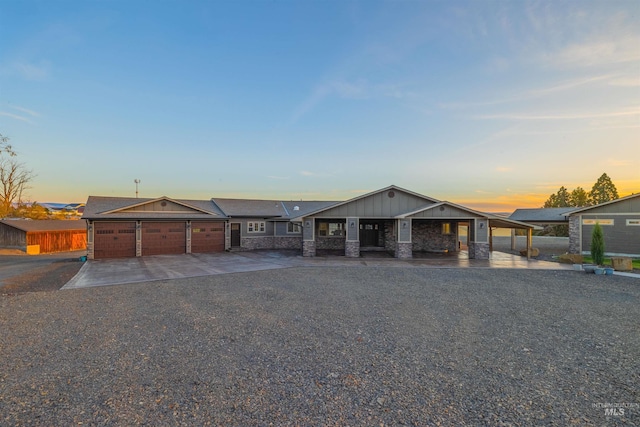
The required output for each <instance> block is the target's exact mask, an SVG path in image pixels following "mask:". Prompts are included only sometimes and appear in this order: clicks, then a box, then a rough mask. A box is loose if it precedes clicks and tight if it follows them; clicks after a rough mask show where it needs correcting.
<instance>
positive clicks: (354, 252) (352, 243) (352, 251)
mask: <svg viewBox="0 0 640 427" xmlns="http://www.w3.org/2000/svg"><path fill="white" fill-rule="evenodd" d="M359 222H360V219H359V218H356V217H352V218H347V223H346V227H347V236H346V241H345V242H344V256H347V257H351V258H358V257H359V256H360V225H359Z"/></svg>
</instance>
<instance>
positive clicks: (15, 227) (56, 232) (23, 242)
mask: <svg viewBox="0 0 640 427" xmlns="http://www.w3.org/2000/svg"><path fill="white" fill-rule="evenodd" d="M0 247H1V248H3V249H19V250H21V251H24V252H26V253H29V254H39V253H51V252H65V251H77V250H83V249H85V248H86V247H87V224H86V222H85V221H81V220H27V219H15V220H3V221H0Z"/></svg>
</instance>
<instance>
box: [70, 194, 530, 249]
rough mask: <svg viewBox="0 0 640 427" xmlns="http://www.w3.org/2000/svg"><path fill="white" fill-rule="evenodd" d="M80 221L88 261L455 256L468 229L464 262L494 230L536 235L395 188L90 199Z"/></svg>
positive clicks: (482, 246) (483, 246)
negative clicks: (339, 193) (207, 255)
mask: <svg viewBox="0 0 640 427" xmlns="http://www.w3.org/2000/svg"><path fill="white" fill-rule="evenodd" d="M83 218H84V219H86V220H87V221H88V226H87V249H88V257H89V258H90V259H99V258H114V257H133V256H144V255H159V254H178V253H198V252H222V251H225V250H231V251H247V250H258V249H296V250H300V251H301V253H302V255H304V256H315V255H318V254H322V253H325V252H332V253H340V254H344V255H345V256H348V257H358V256H360V254H361V252H362V251H384V252H387V253H390V254H393V255H394V256H395V257H397V258H411V257H412V256H413V253H414V252H435V253H450V252H458V251H459V250H460V245H459V236H458V227H459V226H465V227H467V229H468V235H469V243H468V247H469V258H480V259H486V258H489V229H490V227H491V226H492V225H498V226H502V227H505V226H506V227H514V228H523V229H529V230H531V229H533V228H534V227H533V226H531V225H528V224H524V223H520V222H517V221H511V220H508V219H504V218H497V217H494V216H492V215H490V214H485V213H481V212H477V211H473V210H471V209H468V208H465V207H463V206H459V205H456V204H453V203H450V202H443V201H439V200H436V199H433V198H430V197H427V196H423V195H421V194H418V193H414V192H411V191H408V190H405V189H402V188H399V187H396V186H390V187H387V188H383V189H381V190H378V191H375V192H372V193H368V194H365V195H362V196H359V197H356V198H353V199H350V200H347V201H345V202H331V201H297V202H294V201H275V200H245V199H223V198H213V199H211V200H206V201H204V200H175V199H170V198H168V197H161V198H158V199H134V198H113V197H95V196H92V197H89V200H88V201H87V204H86V208H85V213H84V215H83Z"/></svg>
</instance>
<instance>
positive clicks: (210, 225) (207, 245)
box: [191, 221, 224, 254]
mask: <svg viewBox="0 0 640 427" xmlns="http://www.w3.org/2000/svg"><path fill="white" fill-rule="evenodd" d="M223 251H224V223H223V222H204V221H200V222H198V221H194V222H192V223H191V252H192V253H194V254H195V253H211V252H223Z"/></svg>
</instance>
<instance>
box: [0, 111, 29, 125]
mask: <svg viewBox="0 0 640 427" xmlns="http://www.w3.org/2000/svg"><path fill="white" fill-rule="evenodd" d="M0 116H5V117H10V118H12V119H15V120H20V121H22V122H26V123H33V122H32V121H31V120H29V119H28V118H27V117H23V116H19V115H17V114H13V113H7V112H6V111H0Z"/></svg>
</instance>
